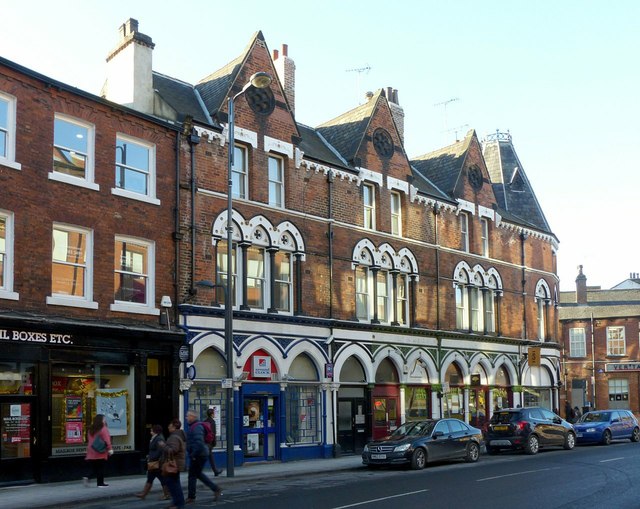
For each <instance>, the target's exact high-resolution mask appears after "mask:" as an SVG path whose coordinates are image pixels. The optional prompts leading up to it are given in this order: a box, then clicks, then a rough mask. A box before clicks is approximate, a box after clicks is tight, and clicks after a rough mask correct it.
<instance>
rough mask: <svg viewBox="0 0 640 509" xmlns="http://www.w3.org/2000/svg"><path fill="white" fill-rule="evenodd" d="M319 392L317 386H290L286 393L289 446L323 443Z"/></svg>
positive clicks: (287, 439)
mask: <svg viewBox="0 0 640 509" xmlns="http://www.w3.org/2000/svg"><path fill="white" fill-rule="evenodd" d="M319 401H320V397H319V390H318V387H317V386H315V385H293V384H291V385H289V386H288V387H287V393H286V414H287V429H286V437H287V438H286V441H287V443H289V444H313V443H318V442H320V441H321V437H320V422H319V419H318V416H319V415H320V412H319V406H320V404H319Z"/></svg>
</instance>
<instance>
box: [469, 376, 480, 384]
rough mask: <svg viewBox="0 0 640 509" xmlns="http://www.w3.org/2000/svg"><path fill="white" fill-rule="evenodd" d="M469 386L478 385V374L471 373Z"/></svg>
mask: <svg viewBox="0 0 640 509" xmlns="http://www.w3.org/2000/svg"><path fill="white" fill-rule="evenodd" d="M471 386H472V387H480V374H478V373H474V374H473V375H471Z"/></svg>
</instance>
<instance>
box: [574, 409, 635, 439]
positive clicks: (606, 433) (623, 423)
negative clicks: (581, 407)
mask: <svg viewBox="0 0 640 509" xmlns="http://www.w3.org/2000/svg"><path fill="white" fill-rule="evenodd" d="M573 427H574V428H575V429H576V439H577V441H578V443H579V444H588V443H591V444H594V443H595V444H603V445H609V444H610V443H611V442H612V441H613V440H624V439H629V440H631V441H632V442H638V441H640V426H638V420H637V419H636V417H635V415H633V414H632V413H631V412H630V411H629V410H594V411H591V412H587V413H586V414H584V415H583V416H582V417H580V419H579V420H578V421H577V422H576V423H574V425H573Z"/></svg>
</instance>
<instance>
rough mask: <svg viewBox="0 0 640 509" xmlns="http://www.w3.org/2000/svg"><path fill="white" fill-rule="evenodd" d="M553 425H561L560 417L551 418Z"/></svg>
mask: <svg viewBox="0 0 640 509" xmlns="http://www.w3.org/2000/svg"><path fill="white" fill-rule="evenodd" d="M553 423H554V424H561V423H562V419H560V417H554V418H553Z"/></svg>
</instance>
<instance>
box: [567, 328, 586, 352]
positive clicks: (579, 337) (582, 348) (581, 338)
mask: <svg viewBox="0 0 640 509" xmlns="http://www.w3.org/2000/svg"><path fill="white" fill-rule="evenodd" d="M586 356H587V334H586V330H585V328H584V327H572V328H570V329H569V357H586Z"/></svg>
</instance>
